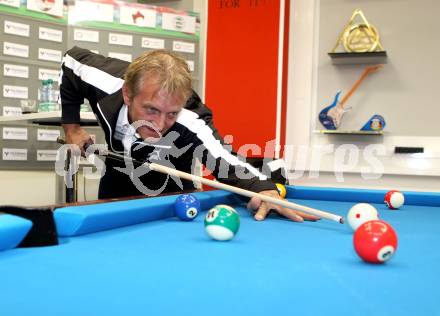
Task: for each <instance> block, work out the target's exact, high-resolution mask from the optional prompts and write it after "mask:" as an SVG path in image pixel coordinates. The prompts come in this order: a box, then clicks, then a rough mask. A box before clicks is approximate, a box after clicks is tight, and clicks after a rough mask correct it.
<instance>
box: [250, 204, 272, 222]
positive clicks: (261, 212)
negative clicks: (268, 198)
mask: <svg viewBox="0 0 440 316" xmlns="http://www.w3.org/2000/svg"><path fill="white" fill-rule="evenodd" d="M268 213H269V208H268V207H267V204H266V203H264V202H263V203H261V204H260V207H259V208H258V211H257V213H256V214H255V216H254V218H255V219H256V220H257V221H262V220H264V219H265V218H266V216H267V214H268Z"/></svg>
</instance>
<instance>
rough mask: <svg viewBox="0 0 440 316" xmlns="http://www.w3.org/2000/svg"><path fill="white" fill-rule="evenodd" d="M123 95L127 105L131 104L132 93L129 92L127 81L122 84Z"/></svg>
mask: <svg viewBox="0 0 440 316" xmlns="http://www.w3.org/2000/svg"><path fill="white" fill-rule="evenodd" d="M122 97H123V98H124V103H125V104H126V105H127V106H130V103H131V98H130V93H129V91H128V87H127V86H126V85H125V83H124V84H123V85H122Z"/></svg>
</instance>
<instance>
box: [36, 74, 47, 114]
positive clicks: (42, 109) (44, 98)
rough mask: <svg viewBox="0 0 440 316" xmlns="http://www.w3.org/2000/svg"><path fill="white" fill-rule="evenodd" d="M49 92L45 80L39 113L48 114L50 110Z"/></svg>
mask: <svg viewBox="0 0 440 316" xmlns="http://www.w3.org/2000/svg"><path fill="white" fill-rule="evenodd" d="M47 92H48V91H47V80H43V81H42V82H41V87H40V103H39V104H38V112H47V111H48V110H49V109H48V106H49V95H48V93H47Z"/></svg>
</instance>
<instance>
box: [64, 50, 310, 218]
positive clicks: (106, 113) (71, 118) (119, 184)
mask: <svg viewBox="0 0 440 316" xmlns="http://www.w3.org/2000/svg"><path fill="white" fill-rule="evenodd" d="M191 84H192V82H191V74H190V71H189V69H188V65H187V63H186V61H185V60H184V59H183V58H181V57H179V56H177V55H175V54H174V53H171V52H168V51H165V50H158V51H150V52H146V53H145V54H143V55H142V56H140V57H139V58H137V59H136V60H135V61H134V62H132V63H128V62H125V61H121V60H118V59H113V58H107V57H104V56H101V55H98V54H94V53H92V52H90V51H88V50H85V49H82V48H79V47H74V48H72V49H71V50H69V51H68V52H67V53H66V54H65V56H64V59H63V64H62V74H61V81H60V98H61V106H62V123H63V128H64V131H65V134H66V141H67V143H69V144H76V145H78V146H79V147H80V148H81V149H82V151H83V152H84V149H85V148H84V147H85V145H87V144H90V143H91V140H90V136H89V135H88V134H87V132H86V131H85V130H84V129H82V128H81V127H80V125H79V121H80V115H79V112H80V105H81V104H82V103H83V102H84V98H86V99H88V101H89V103H90V105H91V107H92V110H93V112H94V113H95V115H96V117H97V120H98V122H99V124H100V126H101V127H102V129H103V131H104V134H105V138H106V141H107V144H108V146H109V150H111V151H114V152H117V153H124V152H125V153H128V154H129V155H130V156H132V157H134V158H136V159H139V160H142V161H152V162H156V163H159V164H165V165H169V166H172V167H175V168H176V169H178V170H181V171H184V172H192V171H193V170H192V169H193V166H194V164H193V162H194V158H198V159H200V160H201V162H202V163H203V164H205V165H207V166H208V168H209V169H211V170H212V172H213V174H214V176H215V177H216V178H217V180H219V181H221V182H223V183H227V184H231V185H234V186H238V187H241V188H244V189H247V190H251V191H254V192H260V193H262V194H265V195H268V196H273V197H278V198H280V197H279V195H278V191H277V190H276V187H275V185H274V184H273V183H272V182H271V181H269V180H268V179H267V178H266V177H265V176H264V175H263V174H261V173H260V172H259V171H258V170H257V169H255V168H253V167H252V166H250V165H249V164H247V163H245V162H242V161H241V160H239V159H238V158H237V157H236V156H234V155H232V154H231V153H230V152H229V151H227V150H226V149H225V148H224V147H223V146H222V143H221V141H220V139H221V138H220V136H219V134H218V132H217V130H216V129H215V128H214V125H213V121H212V113H211V111H210V110H209V109H208V108H207V107H206V106H205V105H204V104H203V103H202V102H201V100H200V98H199V96H198V95H197V94H196V93H195V92H194V91H193V90H192V87H191ZM139 169H142V170H143V171H140V170H139ZM145 169H146V168H137V169H135V170H134V169H133V168H128V167H127V166H126V164H125V163H124V162H118V161H113V160H110V159H107V160H106V172H105V174H104V175H103V177H102V178H101V182H100V187H99V198H114V197H122V196H132V195H139V194H142V193H144V194H145V193H148V192H154V193H156V194H157V193H161V192H175V191H179V190H182V189H184V190H185V189H190V188H194V186H193V184H192V183H191V182H188V181H184V180H180V179H170V177H169V176H167V175H163V174H159V173H157V172H154V171H151V170H145ZM146 191H147V192H146ZM249 207H250V208H251V209H252V210H254V211H256V213H255V218H256V219H257V220H263V219H264V218H265V217H266V216H267V214H268V213H269V211H270V210H272V209H274V210H276V211H277V212H279V213H280V214H282V215H284V216H286V217H288V218H290V219H292V220H294V221H303V219H307V220H316V219H318V218H317V217H315V216H311V215H307V214H304V213H302V212H298V211H293V210H289V209H285V208H282V207H279V206H276V205H270V204H267V203H265V202H262V201H260V200H258V199H255V198H254V199H251V201H250V203H249Z"/></svg>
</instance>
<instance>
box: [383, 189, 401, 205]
mask: <svg viewBox="0 0 440 316" xmlns="http://www.w3.org/2000/svg"><path fill="white" fill-rule="evenodd" d="M384 202H385V204H386V205H387V206H388V208H389V209H392V210H395V209H398V208H399V207H401V206H402V205H403V203H405V197H404V195H403V194H402V192H400V191H398V190H391V191H388V192H387V194H386V195H385V201H384Z"/></svg>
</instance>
